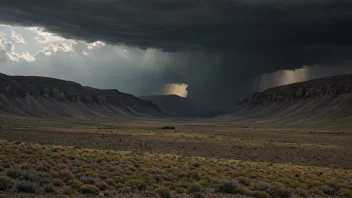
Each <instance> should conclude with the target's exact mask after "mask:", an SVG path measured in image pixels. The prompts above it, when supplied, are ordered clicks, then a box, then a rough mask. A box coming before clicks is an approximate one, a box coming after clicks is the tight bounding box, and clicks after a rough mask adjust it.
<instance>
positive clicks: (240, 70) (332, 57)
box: [0, 0, 352, 103]
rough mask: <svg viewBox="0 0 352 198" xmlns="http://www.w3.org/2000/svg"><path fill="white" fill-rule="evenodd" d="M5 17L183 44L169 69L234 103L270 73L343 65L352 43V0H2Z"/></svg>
mask: <svg viewBox="0 0 352 198" xmlns="http://www.w3.org/2000/svg"><path fill="white" fill-rule="evenodd" d="M0 21H1V22H3V23H7V24H17V25H26V26H43V27H45V28H46V29H47V30H48V31H51V32H55V33H58V34H59V35H62V36H64V37H66V38H74V39H82V40H86V41H88V42H92V41H96V40H102V41H105V42H107V43H110V44H126V45H128V46H137V47H140V48H142V49H144V48H160V49H163V50H165V51H168V52H180V53H182V54H183V55H182V58H183V60H182V61H181V64H178V63H177V62H178V61H179V59H175V63H172V64H170V66H168V67H166V68H167V69H164V70H163V71H162V74H163V77H165V78H166V79H168V80H167V81H179V82H181V83H188V84H190V86H189V97H191V98H192V97H194V98H197V97H198V98H203V99H204V98H207V99H208V102H212V101H216V100H218V98H224V97H226V98H227V100H228V102H229V103H230V102H231V101H233V100H234V99H235V98H236V97H238V95H240V94H244V92H245V90H247V87H245V84H246V80H248V79H250V78H252V77H254V76H257V75H260V74H262V73H265V72H273V71H277V70H280V69H294V68H298V67H301V66H303V65H313V64H321V65H332V66H333V65H339V64H341V63H346V61H350V59H351V58H350V52H351V51H352V36H351V35H352V27H351V24H352V1H350V0H291V1H287V0H286V1H285V0H261V1H259V0H216V1H215V0H203V1H197V0H149V1H145V0H100V1H97V0H85V1H82V0H61V1H57V0H56V1H47V0H32V1H28V0H2V1H1V2H0ZM192 51H197V52H196V55H195V54H194V52H192ZM198 53H199V55H197V54H198ZM177 56H178V55H177V53H176V55H175V56H174V57H177ZM189 56H192V57H189ZM195 58H199V59H202V60H201V61H198V60H197V61H195V60H196V59H195ZM209 62H211V63H213V65H210V64H208V63H209ZM193 63H194V64H193ZM331 68H332V69H333V67H331ZM157 79H158V78H157ZM149 80H150V79H149ZM219 101H220V100H219ZM221 101H223V99H221ZM222 103H223V102H222Z"/></svg>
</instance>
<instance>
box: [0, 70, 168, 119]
mask: <svg viewBox="0 0 352 198" xmlns="http://www.w3.org/2000/svg"><path fill="white" fill-rule="evenodd" d="M0 94H1V99H2V100H1V101H0V111H1V110H3V111H5V112H7V113H11V110H10V109H9V106H12V107H13V108H16V109H20V111H21V112H24V113H28V112H30V114H37V113H40V112H35V111H36V109H28V108H32V107H33V106H34V104H36V105H37V106H38V100H44V101H45V102H44V103H41V105H43V107H38V108H39V109H43V108H44V109H46V110H47V111H46V112H48V111H49V112H50V109H48V106H50V105H49V103H50V102H51V103H52V102H55V103H60V104H61V103H62V104H67V105H71V106H82V104H83V105H84V107H85V108H87V109H85V112H88V111H87V110H90V111H93V114H94V112H96V111H97V106H100V108H101V109H99V114H103V115H105V113H104V110H105V111H106V114H108V115H112V114H114V113H116V114H126V113H128V114H141V115H152V116H155V115H162V113H161V112H160V110H159V109H158V107H157V106H156V105H154V104H153V103H151V102H148V101H144V100H141V99H139V98H137V97H134V96H132V95H129V94H125V93H121V92H119V91H117V90H99V89H94V88H91V87H85V86H81V85H80V84H78V83H75V82H70V81H64V80H59V79H53V78H47V77H36V76H7V75H5V74H0ZM21 99H22V100H24V99H25V100H26V101H27V102H26V103H25V104H22V103H20V104H17V105H16V104H12V103H11V102H13V101H14V100H16V101H21ZM34 100H36V101H34ZM28 101H31V102H28ZM10 103H11V104H10ZM28 103H33V104H28ZM45 103H48V104H47V105H46V106H45V105H44V104H45ZM62 104H61V105H62ZM44 106H45V107H44ZM93 106H94V110H92V108H91V107H93ZM38 108H37V109H38ZM63 111H65V112H68V111H69V110H67V108H66V109H63ZM76 111H78V112H76ZM79 111H80V110H79V108H75V112H74V114H77V113H80V112H79ZM55 112H56V113H59V114H60V110H59V109H56V110H55ZM112 112H113V113H112Z"/></svg>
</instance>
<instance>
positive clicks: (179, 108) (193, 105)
mask: <svg viewBox="0 0 352 198" xmlns="http://www.w3.org/2000/svg"><path fill="white" fill-rule="evenodd" d="M140 98H141V99H143V100H147V101H151V102H153V103H154V104H156V105H158V106H159V108H160V109H161V110H162V111H163V112H165V113H167V114H168V115H170V116H174V117H192V118H210V117H214V116H216V115H219V114H221V113H224V111H214V110H209V109H207V108H199V105H198V104H197V102H198V101H194V100H190V99H189V98H183V97H180V96H177V95H154V96H141V97H140Z"/></svg>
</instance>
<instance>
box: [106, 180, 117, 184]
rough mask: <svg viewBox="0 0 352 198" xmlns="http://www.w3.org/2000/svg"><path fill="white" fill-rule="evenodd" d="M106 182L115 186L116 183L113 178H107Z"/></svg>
mask: <svg viewBox="0 0 352 198" xmlns="http://www.w3.org/2000/svg"><path fill="white" fill-rule="evenodd" d="M106 183H108V184H109V185H110V186H115V185H116V183H115V181H114V180H113V179H107V180H106Z"/></svg>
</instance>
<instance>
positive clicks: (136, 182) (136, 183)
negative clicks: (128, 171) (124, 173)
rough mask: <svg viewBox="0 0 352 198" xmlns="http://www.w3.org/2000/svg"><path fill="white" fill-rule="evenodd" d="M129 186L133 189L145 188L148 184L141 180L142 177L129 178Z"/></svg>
mask: <svg viewBox="0 0 352 198" xmlns="http://www.w3.org/2000/svg"><path fill="white" fill-rule="evenodd" d="M126 184H127V185H128V186H129V187H131V188H132V190H139V191H141V190H144V189H145V188H146V187H147V185H146V184H145V182H144V181H142V180H140V179H132V180H129V181H127V183H126Z"/></svg>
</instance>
